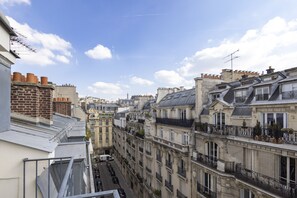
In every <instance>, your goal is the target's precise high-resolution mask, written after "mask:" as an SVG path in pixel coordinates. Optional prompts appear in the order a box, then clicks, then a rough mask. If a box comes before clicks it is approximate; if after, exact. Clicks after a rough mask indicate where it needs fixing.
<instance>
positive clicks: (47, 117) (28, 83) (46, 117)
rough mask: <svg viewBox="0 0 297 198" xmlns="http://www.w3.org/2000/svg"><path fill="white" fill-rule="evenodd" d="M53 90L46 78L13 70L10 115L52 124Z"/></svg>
mask: <svg viewBox="0 0 297 198" xmlns="http://www.w3.org/2000/svg"><path fill="white" fill-rule="evenodd" d="M53 90H54V88H53V87H52V86H51V85H48V83H47V78H46V77H41V83H39V81H38V77H37V76H35V75H34V74H32V73H27V76H26V77H25V76H23V75H22V74H21V73H18V72H14V73H13V77H12V83H11V116H12V118H15V119H20V120H26V121H30V122H34V123H43V124H49V125H50V124H52V122H53V121H52V120H53V111H52V109H53Z"/></svg>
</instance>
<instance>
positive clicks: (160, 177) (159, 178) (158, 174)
mask: <svg viewBox="0 0 297 198" xmlns="http://www.w3.org/2000/svg"><path fill="white" fill-rule="evenodd" d="M156 178H157V180H158V181H159V182H161V183H162V182H163V178H162V176H161V174H160V173H156Z"/></svg>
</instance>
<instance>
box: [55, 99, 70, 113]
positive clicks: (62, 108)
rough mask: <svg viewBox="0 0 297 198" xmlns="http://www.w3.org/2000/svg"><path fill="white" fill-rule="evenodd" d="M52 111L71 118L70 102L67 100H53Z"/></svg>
mask: <svg viewBox="0 0 297 198" xmlns="http://www.w3.org/2000/svg"><path fill="white" fill-rule="evenodd" d="M53 111H54V112H56V113H59V114H63V115H67V116H71V101H70V100H69V98H54V103H53Z"/></svg>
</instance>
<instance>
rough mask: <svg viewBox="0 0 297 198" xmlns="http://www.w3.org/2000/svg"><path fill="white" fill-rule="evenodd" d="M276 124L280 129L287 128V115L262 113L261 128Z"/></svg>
mask: <svg viewBox="0 0 297 198" xmlns="http://www.w3.org/2000/svg"><path fill="white" fill-rule="evenodd" d="M274 123H276V124H277V125H279V126H280V127H281V128H287V113H263V115H262V126H269V125H272V124H274Z"/></svg>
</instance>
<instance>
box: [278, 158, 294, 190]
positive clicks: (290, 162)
mask: <svg viewBox="0 0 297 198" xmlns="http://www.w3.org/2000/svg"><path fill="white" fill-rule="evenodd" d="M295 164H296V162H295V159H294V158H291V157H285V156H280V166H279V167H280V171H279V174H280V175H279V177H280V182H281V183H282V184H284V185H287V184H288V183H289V184H290V185H291V186H295V185H296V177H295ZM287 178H289V179H287Z"/></svg>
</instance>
